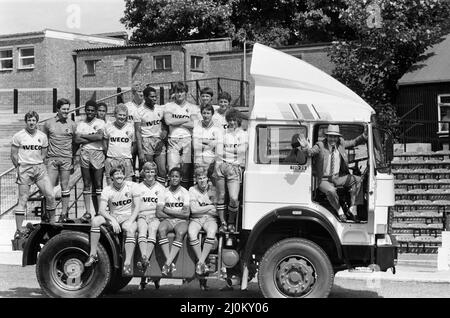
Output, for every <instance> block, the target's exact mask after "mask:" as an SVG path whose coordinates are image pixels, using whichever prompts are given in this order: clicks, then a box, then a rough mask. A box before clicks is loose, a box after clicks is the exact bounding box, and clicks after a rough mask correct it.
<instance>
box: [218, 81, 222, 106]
mask: <svg viewBox="0 0 450 318" xmlns="http://www.w3.org/2000/svg"><path fill="white" fill-rule="evenodd" d="M221 92H222V88H221V87H220V77H218V78H217V95H219V94H220V93H221ZM217 103H219V101H217Z"/></svg>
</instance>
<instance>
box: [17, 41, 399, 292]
mask: <svg viewBox="0 0 450 318" xmlns="http://www.w3.org/2000/svg"><path fill="white" fill-rule="evenodd" d="M268 61H270V63H268ZM251 75H252V76H253V78H254V81H255V91H254V93H255V99H254V105H253V107H252V108H251V110H250V114H249V119H248V128H247V133H248V141H249V144H248V151H247V154H246V158H245V172H244V178H243V184H242V187H243V191H242V198H241V203H242V205H241V210H240V213H239V216H238V224H237V231H236V232H227V233H225V234H218V235H217V240H216V243H217V244H216V246H215V247H214V249H213V251H212V252H211V254H210V256H209V259H208V263H209V267H210V268H211V271H210V273H209V276H208V277H207V278H208V279H228V280H230V281H231V282H230V283H236V284H240V288H241V289H246V288H247V284H248V281H250V280H251V279H252V278H253V277H255V276H257V278H258V284H259V286H260V289H261V291H262V293H263V295H264V296H265V297H326V296H327V295H328V294H329V292H330V290H331V287H332V284H333V280H334V275H335V273H336V272H338V271H341V270H345V269H350V268H354V267H365V266H371V267H372V268H374V269H376V270H381V271H386V270H387V269H389V268H394V266H395V264H396V258H397V246H396V243H395V241H394V240H393V239H392V238H391V236H390V235H389V226H388V223H389V222H388V219H389V207H390V206H393V205H394V179H393V176H392V174H390V169H389V161H390V159H391V158H390V156H389V153H390V152H389V151H387V150H389V148H390V147H391V145H390V144H389V142H388V141H389V140H388V138H387V139H386V138H383V137H385V136H384V133H383V132H382V131H380V129H379V128H378V126H377V124H376V120H375V111H374V110H373V109H372V107H370V106H369V105H368V104H367V103H366V102H364V100H362V99H361V98H360V97H359V96H357V95H356V94H355V93H354V92H352V91H351V90H350V89H348V88H347V87H346V86H344V85H342V84H341V83H339V82H338V81H337V80H335V79H333V78H332V77H330V76H329V75H327V74H325V73H324V72H322V71H320V70H318V69H316V68H314V67H313V66H311V65H309V64H308V63H306V62H304V61H302V60H299V59H297V58H295V57H293V56H290V55H287V54H284V53H281V52H279V51H277V50H274V49H271V48H269V47H266V46H263V45H260V44H255V45H254V48H253V55H252V64H251ZM329 124H334V125H339V127H340V129H341V133H342V135H343V138H344V139H353V138H355V137H357V136H359V135H360V134H362V133H363V132H364V131H366V132H367V141H366V142H365V143H363V144H361V145H359V146H357V147H354V148H352V149H348V150H347V158H348V163H349V166H350V170H351V171H352V172H351V173H353V174H355V175H358V176H360V177H361V184H362V186H361V187H362V196H361V200H360V202H358V203H359V204H358V207H357V210H358V217H359V222H341V221H340V220H339V219H338V218H337V215H336V212H335V211H333V209H332V208H331V206H330V205H329V204H328V202H327V200H326V198H324V196H323V195H321V193H320V191H318V190H317V186H318V184H317V181H316V179H315V177H314V174H313V164H314V161H313V160H314V159H313V158H311V157H308V156H304V157H302V158H301V159H300V160H292V158H291V159H288V157H289V156H288V155H289V153H290V152H291V151H292V150H293V146H292V137H293V136H294V135H295V134H302V135H303V136H305V138H306V140H307V141H308V143H309V145H310V146H313V145H314V144H315V143H316V142H317V141H320V140H321V139H323V137H324V136H323V133H324V131H325V130H326V128H327V126H328V125H329ZM339 191H340V192H338V193H340V194H341V195H340V199H341V200H342V203H343V204H344V205H345V202H346V191H347V190H346V189H340V190H339ZM89 230H90V227H89V225H85V224H76V223H75V224H57V225H52V224H40V225H38V226H36V228H35V229H34V231H33V232H32V234H31V235H30V237H29V239H28V241H27V243H26V245H25V249H24V256H23V265H24V266H25V265H31V264H36V263H37V269H36V272H37V277H38V281H39V283H40V285H41V287H42V289H43V290H44V291H45V292H46V294H47V295H49V296H53V297H97V296H99V295H101V294H102V293H105V292H115V291H118V290H120V289H121V288H123V287H124V286H126V284H127V283H128V282H129V281H130V280H131V278H132V277H136V276H141V277H149V278H151V279H153V280H158V279H159V278H161V277H162V275H161V267H162V265H163V257H162V251H161V249H160V248H159V246H158V245H157V246H156V247H155V251H154V253H153V254H152V257H151V259H150V268H149V269H148V270H147V271H146V272H140V271H139V270H138V269H137V267H136V262H137V260H139V257H140V255H139V249H136V250H135V255H134V256H135V266H134V268H133V273H132V274H131V275H128V276H126V275H123V273H122V271H121V269H122V262H123V257H122V255H123V241H122V240H121V238H120V237H117V235H115V234H114V233H113V232H112V230H111V229H110V228H108V227H102V228H101V231H102V236H101V239H100V244H99V262H98V264H96V266H95V267H94V268H84V266H83V264H84V262H85V261H86V259H87V257H88V253H89V238H88V234H89ZM201 240H202V238H201ZM176 267H177V272H176V275H175V276H173V278H182V279H185V280H192V279H195V278H196V276H195V260H194V253H193V251H192V250H191V249H190V247H189V244H188V242H185V243H184V244H183V248H182V249H181V250H180V252H179V255H178V257H177V259H176Z"/></svg>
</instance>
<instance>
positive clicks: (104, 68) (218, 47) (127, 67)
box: [75, 38, 333, 103]
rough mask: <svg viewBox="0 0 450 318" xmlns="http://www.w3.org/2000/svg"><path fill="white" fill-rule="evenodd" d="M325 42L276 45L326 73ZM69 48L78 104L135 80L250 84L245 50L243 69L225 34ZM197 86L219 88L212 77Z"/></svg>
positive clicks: (241, 59) (240, 56) (328, 64)
mask: <svg viewBox="0 0 450 318" xmlns="http://www.w3.org/2000/svg"><path fill="white" fill-rule="evenodd" d="M328 46H329V43H319V44H309V45H300V46H289V47H281V48H278V49H279V50H281V51H283V52H286V53H288V54H291V55H293V56H296V57H298V58H301V59H303V60H305V61H306V62H309V63H311V64H312V65H314V66H316V67H318V68H319V69H321V70H323V71H324V72H326V73H328V74H331V72H332V70H333V65H332V63H331V61H330V59H329V57H328V56H327V47H328ZM75 52H76V61H77V72H76V77H77V87H78V88H79V89H80V91H81V92H80V95H81V98H80V99H81V103H83V102H84V101H85V100H86V99H89V98H90V96H91V95H92V93H93V91H96V97H97V99H98V98H102V97H106V96H109V95H112V94H114V93H115V92H116V89H117V87H120V88H122V89H129V87H130V86H131V83H132V82H133V81H135V80H139V81H142V82H144V83H153V84H157V83H167V82H175V81H193V80H201V79H207V78H217V77H220V78H228V79H234V80H237V81H239V80H243V79H246V80H248V81H249V82H250V85H249V89H250V90H252V87H253V79H252V78H251V76H250V74H249V71H250V63H251V50H249V51H248V52H247V53H246V61H245V63H246V67H245V68H244V54H243V51H242V50H240V51H236V50H233V49H232V45H231V39H229V38H219V39H205V40H192V41H176V42H160V43H147V44H134V45H126V46H122V47H98V48H82V49H76V50H75ZM202 84H203V85H208V86H211V87H212V88H216V87H217V86H219V85H217V84H216V83H215V82H212V81H203V82H202ZM238 88H239V85H238V84H236V85H233V89H234V91H236V90H237V89H238ZM190 89H191V88H190ZM191 94H192V95H194V94H195V92H191ZM232 95H233V94H232ZM250 95H251V94H250Z"/></svg>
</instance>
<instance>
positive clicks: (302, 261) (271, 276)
mask: <svg viewBox="0 0 450 318" xmlns="http://www.w3.org/2000/svg"><path fill="white" fill-rule="evenodd" d="M333 280H334V274H333V267H332V266H331V262H330V260H329V259H328V256H327V254H326V253H325V252H324V251H323V250H322V248H320V246H318V245H317V244H315V243H314V242H311V241H309V240H306V239H301V238H289V239H285V240H282V241H280V242H277V243H275V244H274V245H273V246H272V247H270V248H269V249H268V250H267V251H266V253H265V254H264V256H263V257H262V259H261V262H260V265H259V272H258V283H259V287H260V289H261V291H262V293H263V295H264V297H270V298H283V297H311V298H319V297H327V296H328V294H329V293H330V290H331V287H332V286H333Z"/></svg>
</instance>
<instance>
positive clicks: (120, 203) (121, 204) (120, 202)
mask: <svg viewBox="0 0 450 318" xmlns="http://www.w3.org/2000/svg"><path fill="white" fill-rule="evenodd" d="M131 201H132V200H131V199H128V200H122V201H117V202H113V203H112V204H113V205H114V206H124V205H127V204H131Z"/></svg>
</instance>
